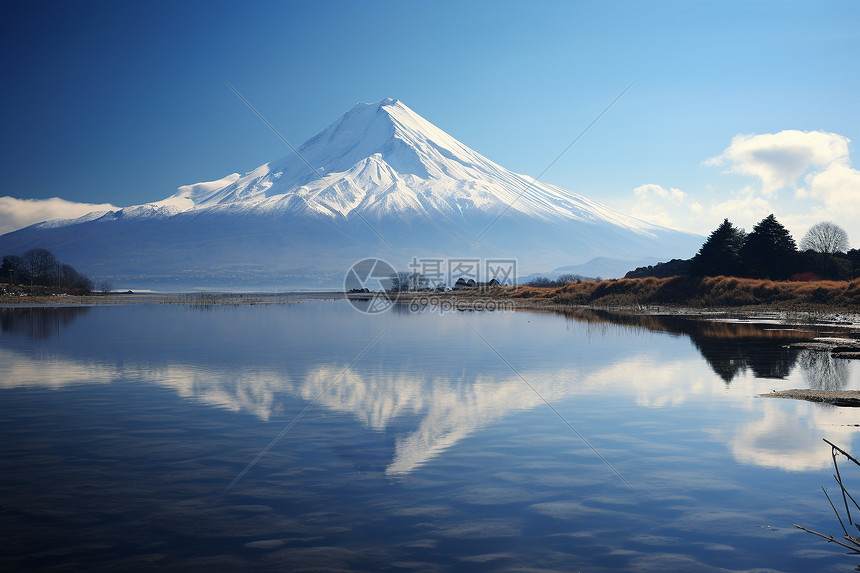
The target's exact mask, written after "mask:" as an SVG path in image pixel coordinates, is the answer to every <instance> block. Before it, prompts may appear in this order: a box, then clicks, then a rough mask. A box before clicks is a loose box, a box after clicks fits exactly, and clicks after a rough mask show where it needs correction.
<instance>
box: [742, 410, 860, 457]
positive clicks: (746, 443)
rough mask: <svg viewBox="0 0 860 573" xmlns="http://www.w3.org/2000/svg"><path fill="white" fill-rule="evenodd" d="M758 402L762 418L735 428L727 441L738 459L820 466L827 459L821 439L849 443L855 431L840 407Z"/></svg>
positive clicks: (852, 420) (853, 419)
mask: <svg viewBox="0 0 860 573" xmlns="http://www.w3.org/2000/svg"><path fill="white" fill-rule="evenodd" d="M762 402H763V403H762V405H761V406H762V407H761V409H762V411H763V415H762V417H761V418H760V419H759V420H756V421H753V422H749V423H747V424H744V425H743V426H741V427H740V428H738V430H737V432H736V433H735V435H734V437H733V439H732V440H731V443H730V444H729V445H730V447H731V450H732V453H733V454H734V456H735V459H737V460H738V461H739V462H743V463H747V464H754V465H757V466H764V467H774V468H781V469H784V470H793V471H803V470H813V469H820V468H824V467H827V466H829V465H830V463H831V458H830V449H829V448H828V447H826V446H825V445H824V443H823V442H822V441H821V438H822V437H824V436H826V437H827V438H828V439H829V440H831V441H834V442H836V443H840V444H851V439H852V437H853V436H854V434H855V433H856V431H857V428H855V427H849V426H847V425H846V424H848V423H849V420H847V419H846V413H845V412H844V409H842V408H836V407H833V406H824V405H821V404H812V403H809V402H800V401H797V402H790V403H787V404H779V403H777V402H776V399H773V400H771V399H763V400H762ZM792 410H793V413H792ZM849 412H851V414H854V412H853V411H850V410H849ZM857 421H858V416H857V414H854V415H852V416H851V417H850V422H851V423H852V424H853V423H855V422H857Z"/></svg>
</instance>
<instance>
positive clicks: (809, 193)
mask: <svg viewBox="0 0 860 573" xmlns="http://www.w3.org/2000/svg"><path fill="white" fill-rule="evenodd" d="M850 143H851V140H850V139H848V138H847V137H844V136H842V135H839V134H838V133H830V132H825V131H806V132H805V131H798V130H783V131H780V132H777V133H763V134H758V135H756V134H739V135H736V136H735V137H733V138H732V140H731V142H730V143H729V145H728V147H726V148H725V149H724V150H723V151H722V153H720V154H719V155H717V156H715V157H711V158H710V159H707V160H706V161H704V162H703V165H707V166H722V167H724V168H725V170H724V171H723V172H724V173H736V174H742V175H748V176H751V177H754V178H756V179H757V180H758V181H757V184H753V185H746V186H744V187H742V188H740V189H735V190H731V191H725V192H720V191H718V190H717V189H716V188H715V187H711V186H709V188H708V189H707V191H706V192H707V199H708V201H707V203H706V206H703V205H702V203H705V201H704V200H702V203H699V202H698V201H694V194H691V193H689V192H684V191H681V190H680V189H677V188H673V187H670V188H668V189H666V188H664V187H662V186H661V185H657V184H653V183H649V184H646V185H641V186H639V187H637V188H636V189H634V190H633V200H634V203H633V206H632V207H631V208H630V210H631V214H632V215H634V216H636V217H639V218H641V219H645V220H647V221H651V222H654V223H657V224H660V225H665V226H670V227H679V228H684V229H685V230H689V231H693V232H698V233H702V234H707V233H708V232H710V231H711V230H713V228H715V227H716V225H718V224H719V222H720V221H722V220H723V219H724V218H726V217H727V218H729V220H731V221H732V222H733V223H735V224H737V225H738V226H740V227H746V228H748V229H749V228H751V227H752V226H753V225H754V224H755V223H757V222H758V221H760V220H761V219H762V218H764V217H765V216H767V215H768V214H770V213H774V214H775V215H776V216H777V218H778V219H779V220H780V221H781V222H782V223H783V224H784V225H786V226H787V227H788V228H789V230H790V231H791V232H792V235H793V236H794V237H795V239H796V240H800V238H801V237H802V236H803V233H805V232H806V230H807V229H808V228H809V227H810V226H812V225H813V224H815V223H817V222H819V221H822V220H831V221H833V222H835V223H836V224H838V225H840V226H842V227H844V228H845V229H846V230H848V231H849V240H852V239H853V241H855V243H854V245H855V246H856V244H857V243H856V241H858V240H860V237H852V236H851V233H850V231H851V230H852V229H857V228H860V171H858V170H857V169H854V168H853V167H852V166H851V157H850V149H849V144H850ZM782 190H791V193H789V194H782V196H780V193H779V191H782Z"/></svg>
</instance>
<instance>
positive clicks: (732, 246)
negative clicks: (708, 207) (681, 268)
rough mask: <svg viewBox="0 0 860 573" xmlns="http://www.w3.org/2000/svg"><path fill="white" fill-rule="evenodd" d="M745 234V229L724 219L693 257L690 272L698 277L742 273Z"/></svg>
mask: <svg viewBox="0 0 860 573" xmlns="http://www.w3.org/2000/svg"><path fill="white" fill-rule="evenodd" d="M745 236H746V235H745V234H744V232H743V230H741V229H738V228H737V227H735V226H734V225H732V224H731V223H730V222H729V220H728V219H724V220H723V222H722V224H720V226H719V227H717V228H716V229H714V231H713V232H712V233H711V234H710V236H709V237H708V240H707V241H705V244H703V245H702V248H700V249H699V252H698V253H696V256H694V257H693V260H692V261H691V263H690V274H691V275H693V276H697V277H704V276H709V277H713V276H719V275H725V276H736V275H738V274H740V271H741V258H740V251H741V248H742V247H743V245H744V238H745Z"/></svg>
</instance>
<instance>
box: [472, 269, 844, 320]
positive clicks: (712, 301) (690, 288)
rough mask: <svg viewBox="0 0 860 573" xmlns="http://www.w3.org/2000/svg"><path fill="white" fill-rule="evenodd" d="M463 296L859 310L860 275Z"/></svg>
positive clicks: (642, 282) (625, 282)
mask: <svg viewBox="0 0 860 573" xmlns="http://www.w3.org/2000/svg"><path fill="white" fill-rule="evenodd" d="M458 296H489V297H492V298H512V299H514V300H521V301H523V302H525V301H529V302H534V303H537V302H544V303H548V304H551V305H559V306H611V307H622V306H642V305H649V306H650V305H669V306H679V307H688V308H726V307H743V306H768V307H772V308H774V309H782V310H829V311H834V310H845V311H851V312H857V311H858V310H860V279H855V280H853V281H811V282H797V281H770V280H757V279H743V278H735V277H722V276H720V277H705V278H694V277H669V278H662V279H658V278H653V277H650V278H643V279H615V280H605V281H582V282H578V283H568V284H566V285H564V286H557V287H530V286H520V287H517V288H516V289H511V288H497V289H492V290H488V291H483V292H481V291H479V290H477V289H475V290H474V291H472V292H470V293H467V292H464V291H459V293H458Z"/></svg>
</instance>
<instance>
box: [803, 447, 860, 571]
mask: <svg viewBox="0 0 860 573" xmlns="http://www.w3.org/2000/svg"><path fill="white" fill-rule="evenodd" d="M824 441H825V442H826V443H827V444H828V445H829V446H830V448H831V450H830V454H831V456H832V458H833V467H834V468H835V469H836V475H834V476H833V479H834V480H836V484H837V485H838V486H839V489H840V491H841V492H842V503H843V504H844V506H845V514H846V515H847V516H848V523H849V524H850V525H854V526H855V527H856V528H857V529H858V530H860V524H856V523H854V522H853V520H852V519H851V510H850V509H849V508H848V500H849V499H850V500H851V502H852V503H853V504H854V507H856V508H857V509H858V510H860V505H858V504H857V501H855V499H854V498H853V497H852V496H851V493H849V492H848V490H847V489H846V488H845V484H843V483H842V474H840V473H839V463H838V461H837V457H836V454H837V453H840V454H842V455H844V456H845V457H846V458H848V459H849V460H851V461H852V462H854V463H855V464H857V465H858V466H860V461H857V458H855V457H854V456H852V455H851V454H849V453H848V452H846V451H845V450H843V449H842V448H840V447H839V446H837V445H836V444H834V443H833V442H830V441H828V440H824ZM821 491H823V492H824V496H825V497H826V498H827V501H828V502H830V507H832V508H833V513H835V514H836V519H838V520H839V525H840V526H841V527H842V532H843V533H844V534H845V535H844V537H843V539H844V540H845V541H848V542H849V543H843V542H842V541H839V540H838V539H836V538H835V537H833V536H832V535H824V534H823V533H818V532H817V531H813V530H811V529H808V528H806V527H803V526H802V525H798V524H796V523H795V524H794V526H795V527H797V528H798V529H802V530H803V531H806V532H807V533H811V534H813V535H817V536H818V537H821V538H823V539H826V540H827V541H828V542H832V543H836V544H838V545H841V546H842V547H845V548H846V549H850V550H851V551H853V552H854V553H860V538H857V537H853V536H851V535H849V534H848V530H847V529H846V528H845V523H844V522H843V521H842V516H841V515H839V510H837V509H836V505H834V503H833V500H832V499H830V495H829V494H828V493H827V490H826V489H824V488H823V487H822V488H821ZM857 569H858V570H860V567H858V568H857Z"/></svg>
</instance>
